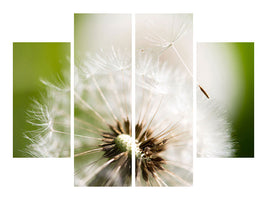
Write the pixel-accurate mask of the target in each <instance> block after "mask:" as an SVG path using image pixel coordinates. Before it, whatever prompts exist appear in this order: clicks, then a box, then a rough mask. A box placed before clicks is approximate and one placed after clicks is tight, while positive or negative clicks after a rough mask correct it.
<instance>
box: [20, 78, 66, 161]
mask: <svg viewBox="0 0 267 200" xmlns="http://www.w3.org/2000/svg"><path fill="white" fill-rule="evenodd" d="M43 83H44V85H45V86H46V93H45V94H43V98H42V100H41V101H36V100H34V102H33V105H32V109H31V110H29V111H28V113H27V115H28V122H29V123H30V124H31V125H32V126H33V130H31V131H27V132H26V133H25V137H26V138H27V139H28V140H29V141H30V144H29V145H28V146H27V148H26V149H25V150H24V151H25V153H26V154H28V155H30V156H32V157H68V156H70V90H69V87H68V86H66V85H65V83H63V81H62V80H59V83H57V84H52V83H50V82H45V81H43Z"/></svg>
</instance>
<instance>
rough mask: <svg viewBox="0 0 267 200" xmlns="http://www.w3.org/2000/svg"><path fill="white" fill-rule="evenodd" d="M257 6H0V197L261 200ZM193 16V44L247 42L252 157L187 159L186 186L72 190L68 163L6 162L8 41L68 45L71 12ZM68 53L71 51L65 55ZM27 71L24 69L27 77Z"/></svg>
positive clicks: (265, 150) (265, 137)
mask: <svg viewBox="0 0 267 200" xmlns="http://www.w3.org/2000/svg"><path fill="white" fill-rule="evenodd" d="M263 2H264V1H256V0H254V1H245V0H243V1H237V0H236V1H233V0H231V1H227V0H224V1H220V2H218V1H214V0H213V1H200V0H198V1H197V0H196V1H192V0H191V1H190V0H185V1H178V0H173V1H171V0H162V1H156V0H154V1H152V0H149V1H145V0H140V1H137V0H135V1H131V2H129V1H125V0H124V1H123V0H120V1H119V0H115V1H114V0H113V1H112V0H109V1H108V0H106V1H101V0H98V1H97V3H96V1H89V0H87V1H77V0H76V1H67V0H65V1H55V0H53V1H50V0H46V1H25V0H24V1H12V0H10V1H6V2H3V1H1V3H0V15H1V16H0V21H1V23H0V24H1V26H0V27H1V30H0V39H1V42H0V49H1V52H0V58H1V59H0V61H1V62H0V65H1V66H0V69H1V73H0V76H1V77H0V81H1V82H0V85H1V103H0V105H1V118H0V121H1V124H0V125H1V132H0V135H1V140H0V141H1V142H0V154H1V155H0V160H1V164H0V184H1V186H0V199H18V198H19V199H81V198H85V199H108V200H109V199H151V198H152V199H167V198H174V199H183V200H184V199H205V200H207V199H216V200H217V199H224V200H225V199H258V198H259V199H266V198H267V192H266V180H267V164H266V160H267V156H266V154H267V131H266V128H265V125H266V116H265V115H264V114H266V113H267V108H266V102H267V97H266V86H267V82H266V81H267V76H266V74H267V73H266V72H267V70H266V67H267V51H266V47H267V39H266V37H267V31H266V26H267V25H266V19H267V12H266V6H265V5H264V3H263ZM182 12H185V13H193V14H194V40H195V42H196V41H198V42H213V41H214V42H218V41H221V42H238V41H240V42H247V41H251V42H255V158H253V159H247V158H240V159H238V158H235V159H210V158H209V159H196V158H195V159H194V186H193V187H189V188H186V187H180V188H177V187H173V188H93V187H90V188H87V187H84V188H78V187H73V160H72V159H71V158H62V159H32V158H31V159H30V158H16V159H14V158H12V155H13V152H12V149H13V148H12V145H13V144H12V142H13V140H12V137H13V135H12V126H13V124H12V120H13V116H12V109H13V104H12V91H13V86H12V79H13V72H12V68H13V63H12V60H13V52H12V51H13V49H12V48H13V42H71V46H72V48H73V34H74V29H73V28H74V25H73V18H74V15H73V14H74V13H132V14H134V13H182ZM72 53H73V51H72ZM29 73H30V72H29Z"/></svg>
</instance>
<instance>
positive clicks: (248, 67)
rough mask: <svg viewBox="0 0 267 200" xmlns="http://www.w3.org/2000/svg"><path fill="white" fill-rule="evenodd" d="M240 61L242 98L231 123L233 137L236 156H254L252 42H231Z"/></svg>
mask: <svg viewBox="0 0 267 200" xmlns="http://www.w3.org/2000/svg"><path fill="white" fill-rule="evenodd" d="M231 45H233V47H234V48H235V51H236V55H237V56H239V60H240V62H241V65H240V66H241V67H240V70H239V71H240V72H241V73H243V74H241V75H242V77H243V83H244V84H243V93H244V95H243V98H240V111H239V112H238V113H237V115H236V118H235V120H234V121H233V123H232V129H233V137H234V139H235V140H236V141H237V145H236V149H237V151H236V157H254V43H232V44H231Z"/></svg>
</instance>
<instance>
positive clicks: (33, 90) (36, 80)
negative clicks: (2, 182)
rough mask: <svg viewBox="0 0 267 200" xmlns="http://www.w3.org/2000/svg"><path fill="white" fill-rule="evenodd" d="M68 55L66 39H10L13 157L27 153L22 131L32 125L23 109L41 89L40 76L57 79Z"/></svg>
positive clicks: (48, 79) (66, 61)
mask: <svg viewBox="0 0 267 200" xmlns="http://www.w3.org/2000/svg"><path fill="white" fill-rule="evenodd" d="M69 59H70V43H13V157H28V155H26V154H25V153H24V152H23V150H24V149H25V147H26V146H27V144H28V141H27V140H26V139H25V138H24V136H23V133H25V132H26V131H28V130H31V129H32V127H31V125H30V124H28V123H27V122H26V120H27V116H26V112H27V110H29V109H30V108H31V104H32V100H33V99H36V100H41V94H42V93H43V92H44V91H45V87H44V85H43V84H42V83H41V81H40V80H47V81H51V82H53V81H55V80H57V77H58V76H59V77H61V74H62V72H63V71H66V70H69V68H70V63H69ZM66 68H68V69H66Z"/></svg>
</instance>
